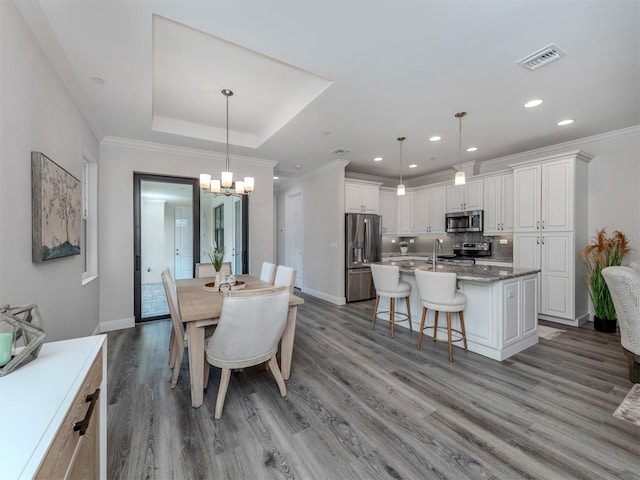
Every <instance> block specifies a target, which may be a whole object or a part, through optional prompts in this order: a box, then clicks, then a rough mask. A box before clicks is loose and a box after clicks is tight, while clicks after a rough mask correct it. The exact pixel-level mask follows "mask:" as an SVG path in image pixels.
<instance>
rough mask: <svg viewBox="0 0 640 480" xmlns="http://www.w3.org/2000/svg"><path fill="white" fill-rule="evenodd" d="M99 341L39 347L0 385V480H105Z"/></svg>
mask: <svg viewBox="0 0 640 480" xmlns="http://www.w3.org/2000/svg"><path fill="white" fill-rule="evenodd" d="M106 338H107V337H106V335H96V336H91V337H84V338H76V339H72V340H64V341H60V342H52V343H45V344H44V345H43V346H42V349H41V350H40V354H39V355H38V357H37V358H36V359H35V360H33V361H31V362H29V363H27V364H25V365H23V366H22V367H20V368H18V369H17V370H15V371H13V372H11V373H10V374H8V375H5V376H4V377H2V378H0V392H1V396H2V400H1V404H2V408H0V430H1V431H2V433H3V435H2V438H1V439H0V465H2V469H1V470H2V473H0V477H2V478H11V479H31V478H36V479H40V478H41V479H53V478H55V479H58V478H60V479H62V478H73V479H83V478H86V479H96V478H100V479H104V478H106V475H107V468H106V467H107V465H106V460H107V454H106V452H107V423H106V421H107V376H106V371H107V370H106V368H107V354H106Z"/></svg>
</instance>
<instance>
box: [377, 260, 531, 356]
mask: <svg viewBox="0 0 640 480" xmlns="http://www.w3.org/2000/svg"><path fill="white" fill-rule="evenodd" d="M387 264H396V265H399V266H400V275H401V279H402V281H405V282H407V283H409V284H410V285H411V296H410V297H409V303H410V308H411V317H412V324H413V331H414V332H415V333H416V342H417V339H418V336H417V332H419V329H420V320H421V318H422V303H421V301H420V295H419V292H418V285H417V283H416V279H415V273H414V270H415V269H416V268H422V269H427V270H430V269H431V268H432V266H431V265H429V264H426V263H424V262H420V261H411V260H409V261H402V262H387ZM437 270H438V271H439V272H440V271H441V272H455V273H456V274H457V276H458V286H459V288H460V290H462V291H463V292H464V294H465V295H466V296H467V306H466V307H465V309H464V324H465V327H466V332H467V345H468V348H469V351H471V352H475V353H478V354H480V355H483V356H485V357H489V358H492V359H494V360H499V361H502V360H505V359H507V358H509V357H510V356H512V355H515V354H516V353H518V352H521V351H522V350H524V349H526V348H529V347H531V346H532V345H535V344H536V343H538V272H539V270H535V269H514V268H509V267H498V266H488V265H485V266H480V265H471V266H454V265H438V269H437ZM385 300H386V299H383V298H381V299H380V310H388V309H389V308H388V300H386V301H385ZM396 308H397V310H398V311H400V312H405V308H406V307H405V303H404V302H396ZM433 316H434V312H431V311H430V312H429V314H428V316H427V319H426V321H425V325H426V326H429V325H433V324H434V318H433ZM442 316H444V315H442ZM396 326H401V327H405V328H409V325H408V323H407V322H404V323H397V324H396ZM442 326H446V321H445V320H444V318H442V319H441V320H440V321H439V328H438V329H440V327H442ZM451 326H452V328H455V329H458V330H459V329H460V320H459V318H458V315H455V314H454V315H452V321H451ZM428 333H429V330H427V331H426V332H425V334H428ZM440 335H442V334H440ZM424 341H425V340H424V339H423V343H422V348H423V349H424V348H425V346H426V348H429V344H428V343H427V344H425V343H424ZM454 345H455V346H457V347H462V342H457V343H454Z"/></svg>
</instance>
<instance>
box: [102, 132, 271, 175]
mask: <svg viewBox="0 0 640 480" xmlns="http://www.w3.org/2000/svg"><path fill="white" fill-rule="evenodd" d="M100 145H101V146H102V145H105V146H111V147H121V148H130V149H134V150H143V151H145V152H155V153H166V154H170V155H180V156H186V157H191V158H200V159H206V160H222V161H224V160H225V159H226V155H225V154H224V153H222V152H213V151H210V150H200V149H197V148H189V147H177V146H175V145H167V144H163V143H154V142H145V141H142V140H133V139H130V138H122V137H111V136H107V137H104V138H103V140H102V142H100ZM232 160H233V162H234V163H241V164H245V165H254V166H259V167H264V166H267V167H271V168H275V166H276V165H277V164H278V162H277V161H276V160H269V159H266V158H257V157H243V156H241V155H234V156H233V158H232Z"/></svg>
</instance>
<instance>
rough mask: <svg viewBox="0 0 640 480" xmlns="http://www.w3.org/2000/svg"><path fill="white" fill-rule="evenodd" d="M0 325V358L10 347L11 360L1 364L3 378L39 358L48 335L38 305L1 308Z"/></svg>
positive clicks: (0, 374) (0, 371) (0, 375)
mask: <svg viewBox="0 0 640 480" xmlns="http://www.w3.org/2000/svg"><path fill="white" fill-rule="evenodd" d="M0 325H2V326H3V328H2V329H0V332H1V333H0V356H2V352H3V350H4V349H5V348H6V347H7V346H8V348H9V358H10V359H9V360H8V362H7V363H6V364H4V365H2V362H0V365H2V366H0V377H3V376H5V375H7V374H9V373H11V372H13V371H14V370H15V369H17V368H19V367H21V366H22V365H25V364H27V363H29V362H30V361H31V360H35V359H36V358H37V357H38V354H39V353H40V349H41V348H42V344H43V343H44V339H45V338H46V333H45V331H44V324H43V323H42V318H40V312H39V311H38V307H37V306H36V305H27V306H21V307H12V306H10V305H5V306H4V307H0ZM7 326H8V327H9V328H8V330H10V331H6V330H7ZM20 344H22V345H20ZM5 353H6V352H5Z"/></svg>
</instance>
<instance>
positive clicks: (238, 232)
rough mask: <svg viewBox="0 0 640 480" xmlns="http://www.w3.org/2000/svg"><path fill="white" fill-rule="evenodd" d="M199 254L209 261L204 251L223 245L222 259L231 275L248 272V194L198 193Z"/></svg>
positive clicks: (202, 259) (203, 260)
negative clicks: (228, 266) (217, 194)
mask: <svg viewBox="0 0 640 480" xmlns="http://www.w3.org/2000/svg"><path fill="white" fill-rule="evenodd" d="M200 205H201V206H200V215H201V217H200V225H201V231H200V245H201V252H200V258H201V261H202V262H209V261H210V260H209V259H208V258H209V257H208V256H207V251H208V250H211V249H213V248H214V246H217V247H218V248H219V249H221V248H224V261H225V262H230V263H231V271H232V273H233V274H234V275H238V274H242V273H248V272H249V250H248V246H249V198H248V197H247V196H246V195H243V196H239V197H236V196H233V195H230V196H224V195H221V196H217V197H216V196H213V195H211V194H209V193H205V192H202V193H201V194H200Z"/></svg>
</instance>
